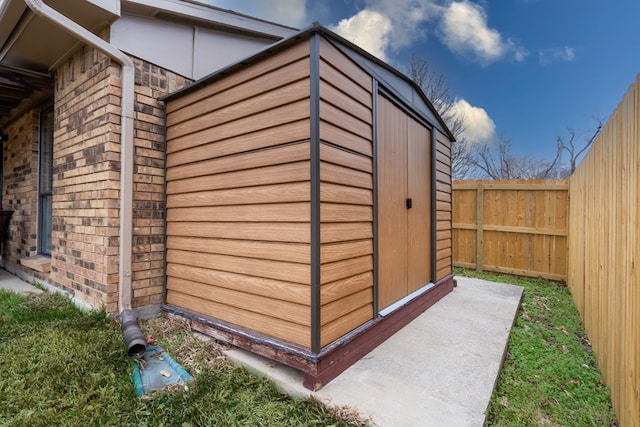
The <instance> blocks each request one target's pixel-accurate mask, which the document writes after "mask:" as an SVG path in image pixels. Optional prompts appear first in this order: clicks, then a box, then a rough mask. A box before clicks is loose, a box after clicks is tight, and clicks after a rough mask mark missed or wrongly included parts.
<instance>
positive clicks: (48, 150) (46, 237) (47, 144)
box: [38, 107, 53, 255]
mask: <svg viewBox="0 0 640 427" xmlns="http://www.w3.org/2000/svg"><path fill="white" fill-rule="evenodd" d="M39 160H40V163H39V164H40V166H39V170H38V172H39V174H38V176H39V182H38V253H39V254H44V255H51V225H52V222H53V215H52V209H51V205H52V203H51V202H52V196H53V107H50V108H47V109H46V110H44V111H42V113H41V114H40V159H39Z"/></svg>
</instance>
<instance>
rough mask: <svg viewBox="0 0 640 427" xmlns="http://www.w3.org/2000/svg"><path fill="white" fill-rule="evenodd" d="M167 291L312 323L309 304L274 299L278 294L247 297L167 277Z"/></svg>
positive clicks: (230, 291)
mask: <svg viewBox="0 0 640 427" xmlns="http://www.w3.org/2000/svg"><path fill="white" fill-rule="evenodd" d="M167 290H169V291H176V292H180V293H182V294H186V295H190V296H193V297H196V298H200V299H202V300H208V301H212V302H215V303H218V304H223V305H225V306H228V307H235V308H236V309H239V310H245V311H248V312H254V313H260V314H264V315H266V316H269V317H274V318H278V319H281V320H284V321H287V322H293V323H297V324H299V325H304V326H309V324H310V321H311V308H310V307H309V306H308V305H302V304H295V303H292V302H290V301H285V300H281V299H277V298H274V296H275V295H270V296H267V297H265V296H261V295H255V294H248V293H244V292H239V291H237V290H235V289H229V288H222V287H217V286H212V285H208V284H204V283H199V282H194V281H191V280H188V279H184V278H179V277H169V278H168V280H167Z"/></svg>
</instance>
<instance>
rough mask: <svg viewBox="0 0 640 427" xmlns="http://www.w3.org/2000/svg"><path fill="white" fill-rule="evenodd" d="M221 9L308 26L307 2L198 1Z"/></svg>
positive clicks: (295, 0)
mask: <svg viewBox="0 0 640 427" xmlns="http://www.w3.org/2000/svg"><path fill="white" fill-rule="evenodd" d="M197 1H200V2H202V3H207V4H210V5H212V6H215V7H219V8H221V9H227V10H233V11H234V12H238V13H242V14H245V15H249V16H253V17H256V18H260V19H264V20H266V21H272V22H275V23H278V24H283V25H289V26H292V27H295V28H302V27H306V26H307V25H308V23H307V11H306V7H305V0H260V1H255V0H197Z"/></svg>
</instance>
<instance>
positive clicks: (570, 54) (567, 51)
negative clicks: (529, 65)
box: [538, 46, 576, 65]
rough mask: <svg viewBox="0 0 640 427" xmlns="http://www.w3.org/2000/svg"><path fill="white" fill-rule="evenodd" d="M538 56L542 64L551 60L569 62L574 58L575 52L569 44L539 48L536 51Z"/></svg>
mask: <svg viewBox="0 0 640 427" xmlns="http://www.w3.org/2000/svg"><path fill="white" fill-rule="evenodd" d="M538 58H539V60H540V64H542V65H546V64H548V63H549V62H552V61H565V62H571V61H575V60H576V52H575V51H574V50H573V48H571V47H569V46H564V47H554V48H550V49H541V50H539V51H538Z"/></svg>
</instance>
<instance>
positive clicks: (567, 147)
mask: <svg viewBox="0 0 640 427" xmlns="http://www.w3.org/2000/svg"><path fill="white" fill-rule="evenodd" d="M594 119H595V120H596V122H597V123H598V126H597V127H596V130H595V131H593V135H591V137H590V138H587V139H586V140H585V144H584V145H583V146H582V148H578V147H576V144H575V142H574V141H575V139H576V132H575V130H573V128H567V130H568V131H569V139H568V140H567V141H566V142H565V140H563V139H562V137H561V136H558V139H557V143H558V153H559V154H558V156H560V157H561V156H562V151H566V152H567V153H569V175H571V174H572V173H573V172H575V170H576V167H577V166H578V161H579V159H580V156H582V155H583V154H584V153H586V152H587V150H588V149H589V147H591V145H593V141H595V140H596V138H597V137H598V135H599V134H600V131H601V130H602V121H603V120H602V119H600V118H594Z"/></svg>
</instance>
